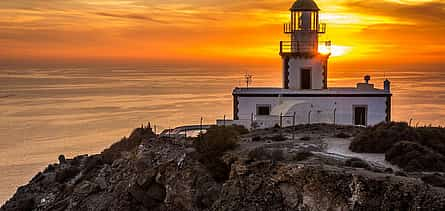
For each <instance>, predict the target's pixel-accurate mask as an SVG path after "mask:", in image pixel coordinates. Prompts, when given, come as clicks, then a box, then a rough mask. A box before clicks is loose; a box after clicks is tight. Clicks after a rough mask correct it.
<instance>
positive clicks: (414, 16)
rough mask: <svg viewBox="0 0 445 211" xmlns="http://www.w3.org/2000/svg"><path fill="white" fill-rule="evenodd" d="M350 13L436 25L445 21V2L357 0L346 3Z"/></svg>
mask: <svg viewBox="0 0 445 211" xmlns="http://www.w3.org/2000/svg"><path fill="white" fill-rule="evenodd" d="M345 6H346V7H347V8H348V9H349V11H354V12H359V13H363V14H369V15H378V16H387V17H394V18H397V19H400V20H409V21H413V22H415V23H432V24H434V23H436V22H439V23H440V22H442V21H443V20H444V19H445V2H443V1H441V0H436V1H431V2H423V3H422V2H420V3H415V4H413V3H411V4H407V3H398V2H389V1H369V0H366V1H365V0H355V1H349V2H346V3H345Z"/></svg>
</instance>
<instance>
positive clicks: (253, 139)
mask: <svg viewBox="0 0 445 211" xmlns="http://www.w3.org/2000/svg"><path fill="white" fill-rule="evenodd" d="M262 140H263V139H262V138H261V137H260V136H255V137H253V138H252V141H253V142H260V141H262Z"/></svg>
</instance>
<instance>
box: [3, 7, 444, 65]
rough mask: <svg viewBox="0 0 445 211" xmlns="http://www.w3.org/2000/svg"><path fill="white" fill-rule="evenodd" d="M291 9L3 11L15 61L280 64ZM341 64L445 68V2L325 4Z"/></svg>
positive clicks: (7, 53) (6, 46) (9, 55)
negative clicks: (443, 65)
mask: <svg viewBox="0 0 445 211" xmlns="http://www.w3.org/2000/svg"><path fill="white" fill-rule="evenodd" d="M292 3H293V1H292V0H242V1H233V0H214V1H211V0H187V1H184V0H181V1H179V0H63V1H61V0H45V1H43V0H13V1H0V56H1V57H2V59H3V60H5V59H6V60H7V59H22V60H26V59H45V60H70V59H110V58H112V59H123V60H125V59H140V60H144V59H147V60H157V59H159V60H170V59H172V60H199V61H218V60H219V61H236V62H239V61H245V60H246V59H248V60H253V61H269V60H270V61H276V60H277V59H278V60H279V56H278V51H279V41H280V40H282V39H286V36H285V35H284V34H283V33H282V24H283V23H285V22H288V19H289V17H288V16H289V11H288V8H289V7H290V6H291V4H292ZM317 3H318V5H319V7H320V8H321V9H322V11H321V20H322V21H323V22H325V23H327V24H328V33H327V34H326V35H324V36H323V37H322V38H321V39H324V40H332V41H333V44H334V45H335V46H334V48H335V49H334V50H337V51H339V52H340V53H339V54H341V55H338V56H337V57H335V59H336V60H339V61H361V62H370V63H373V62H375V61H379V62H383V63H385V62H388V63H397V62H400V61H408V62H426V63H428V62H430V63H440V62H442V61H444V60H445V24H444V23H445V1H443V0H318V1H317Z"/></svg>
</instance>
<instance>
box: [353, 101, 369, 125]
mask: <svg viewBox="0 0 445 211" xmlns="http://www.w3.org/2000/svg"><path fill="white" fill-rule="evenodd" d="M367 117H368V108H367V107H366V106H355V107H354V124H355V125H360V126H367V125H368V124H367Z"/></svg>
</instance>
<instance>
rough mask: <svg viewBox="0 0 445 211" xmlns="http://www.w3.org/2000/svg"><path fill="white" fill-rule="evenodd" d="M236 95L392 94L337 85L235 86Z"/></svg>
mask: <svg viewBox="0 0 445 211" xmlns="http://www.w3.org/2000/svg"><path fill="white" fill-rule="evenodd" d="M233 94H234V95H283V96H286V95H308V96H310V95H315V96H317V95H382V96H383V95H386V96H391V92H389V91H385V90H383V89H375V88H374V89H359V88H354V87H335V88H328V89H304V90H295V89H283V88H267V87H253V88H239V87H237V88H235V89H234V90H233Z"/></svg>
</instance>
